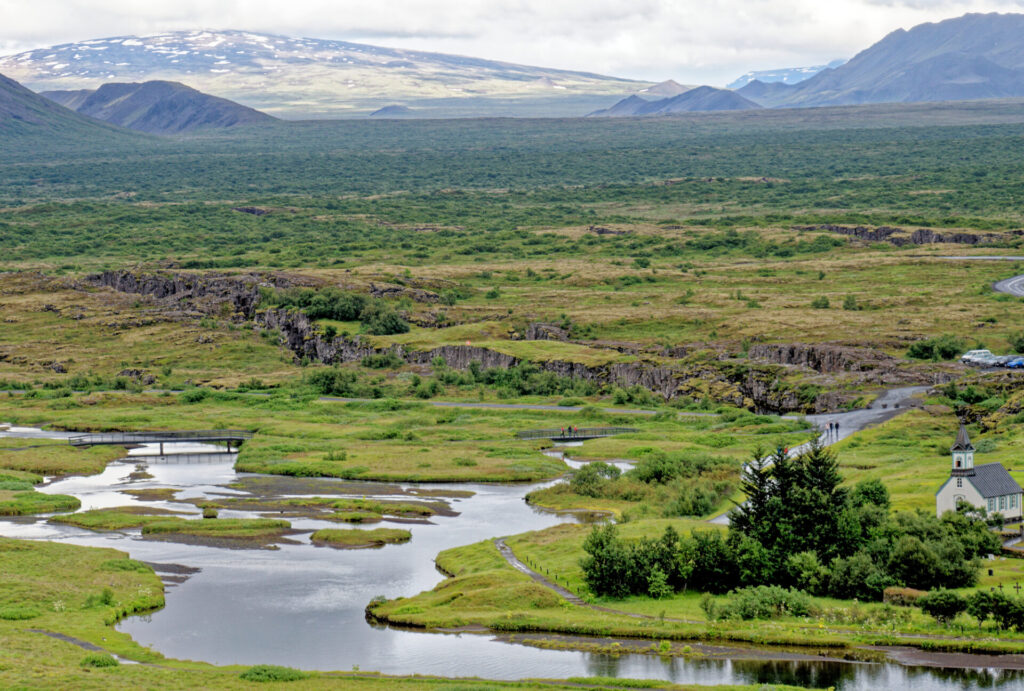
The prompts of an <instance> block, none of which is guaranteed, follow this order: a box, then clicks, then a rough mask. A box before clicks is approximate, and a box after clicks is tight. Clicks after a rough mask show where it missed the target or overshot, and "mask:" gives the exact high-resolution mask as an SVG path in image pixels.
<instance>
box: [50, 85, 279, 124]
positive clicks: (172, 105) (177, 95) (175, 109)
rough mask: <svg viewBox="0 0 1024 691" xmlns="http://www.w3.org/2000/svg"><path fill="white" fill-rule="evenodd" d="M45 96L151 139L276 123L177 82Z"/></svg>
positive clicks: (103, 88)
mask: <svg viewBox="0 0 1024 691" xmlns="http://www.w3.org/2000/svg"><path fill="white" fill-rule="evenodd" d="M42 95H43V96H46V97H47V98H50V99H52V100H54V101H56V102H57V103H60V104H61V105H64V106H67V107H68V108H73V109H74V110H76V111H78V112H79V113H82V114H83V115H89V116H91V117H94V118H97V119H99V120H105V121H107V122H110V123H113V124H115V125H120V126H122V127H128V128H130V129H133V130H139V131H141V132H149V133H151V134H177V133H180V132H191V131H193V130H198V129H205V128H225V127H235V126H237V125H249V124H255V123H265V122H271V121H273V120H274V119H275V118H272V117H270V116H269V115H267V114H265V113H261V112H259V111H258V110H254V109H252V108H249V107H248V106H243V105H240V104H238V103H235V102H234V101H229V100H227V99H226V98H218V97H216V96H210V95H209V94H204V93H203V92H201V91H196V90H195V89H193V88H191V87H188V86H185V85H184V84H179V83H178V82H164V81H152V82H143V83H141V84H104V85H103V86H101V87H100V88H98V89H96V90H95V91H88V90H79V91H45V92H43V94H42Z"/></svg>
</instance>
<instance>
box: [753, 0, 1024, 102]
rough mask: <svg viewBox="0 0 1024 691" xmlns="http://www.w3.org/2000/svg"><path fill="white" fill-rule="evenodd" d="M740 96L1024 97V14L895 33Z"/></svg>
mask: <svg viewBox="0 0 1024 691" xmlns="http://www.w3.org/2000/svg"><path fill="white" fill-rule="evenodd" d="M740 93H742V94H743V95H744V96H747V97H748V98H751V99H753V100H755V101H757V102H759V103H761V104H762V105H766V106H773V107H779V106H781V107H807V106H828V105H850V104H858V103H890V102H912V101H964V100H972V99H981V98H1007V97H1020V96H1024V15H1022V14H967V15H964V16H963V17H958V18H956V19H947V20H945V21H942V22H938V23H935V24H921V25H919V26H915V27H914V28H912V29H910V30H909V31H904V30H903V29H899V30H897V31H894V32H892V33H891V34H889V35H888V36H886V37H885V38H883V39H882V40H881V41H879V42H878V43H876V44H874V45H873V46H871V47H870V48H868V49H867V50H864V51H862V52H861V53H859V54H857V55H856V56H854V58H853V59H852V60H850V61H849V62H848V63H846V64H845V65H842V66H840V67H837V68H835V69H827V70H822V71H821V72H819V73H818V74H816V75H814V76H813V77H811V78H810V79H807V80H805V81H803V82H800V83H799V84H794V85H791V86H784V87H781V88H780V87H778V86H774V85H773V86H771V87H769V88H767V89H766V88H765V85H764V84H760V83H758V82H751V83H750V84H748V85H747V86H745V87H743V88H742V89H740Z"/></svg>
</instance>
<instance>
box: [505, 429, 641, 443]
mask: <svg viewBox="0 0 1024 691" xmlns="http://www.w3.org/2000/svg"><path fill="white" fill-rule="evenodd" d="M638 431H639V430H637V429H636V428H635V427H559V428H556V429H527V430H523V431H521V432H516V438H517V439H550V440H551V441H554V442H566V441H586V440H587V439H600V438H601V437H614V436H615V435H616V434H631V433H633V432H638Z"/></svg>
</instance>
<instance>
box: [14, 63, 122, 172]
mask: <svg viewBox="0 0 1024 691" xmlns="http://www.w3.org/2000/svg"><path fill="white" fill-rule="evenodd" d="M118 138H122V139H123V138H131V133H129V132H127V131H126V130H122V129H120V128H118V127H114V126H112V125H108V124H106V123H103V122H99V121H98V120H94V119H92V118H89V117H85V116H83V115H79V114H78V113H76V112H74V111H72V110H68V109H67V108H65V107H63V106H61V105H58V104H56V103H54V102H53V101H50V100H49V99H46V98H43V97H42V96H40V95H39V94H36V93H33V92H32V91H29V90H28V89H26V88H25V87H24V86H22V85H21V84H19V83H18V82H16V81H14V80H13V79H10V78H8V77H5V76H4V75H2V74H0V142H3V143H4V152H5V153H6V152H7V151H14V150H15V149H17V148H19V146H18V145H22V146H27V145H29V144H30V143H31V142H33V141H37V140H39V139H45V140H46V142H47V143H48V144H55V145H61V144H64V143H76V144H78V143H85V142H89V141H92V140H96V141H109V140H110V139H118Z"/></svg>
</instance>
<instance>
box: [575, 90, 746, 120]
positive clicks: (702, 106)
mask: <svg viewBox="0 0 1024 691" xmlns="http://www.w3.org/2000/svg"><path fill="white" fill-rule="evenodd" d="M760 107H761V106H760V105H758V104H757V103H754V102H753V101H751V100H749V99H747V98H744V97H743V96H741V95H740V94H738V93H736V92H735V91H729V90H728V89H716V88H714V87H712V86H698V87H697V88H696V89H690V90H689V91H684V92H683V93H681V94H679V95H678V96H673V97H672V98H663V99H660V100H658V101H645V100H644V99H642V98H640V97H639V96H630V97H629V98H625V99H623V100H621V101H619V102H618V103H616V104H615V105H614V106H612V107H611V108H605V109H604V110H598V111H594V112H593V113H591V114H590V116H589V117H605V118H607V117H628V116H633V115H670V114H672V113H694V112H699V111H721V110H751V109H754V108H760Z"/></svg>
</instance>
